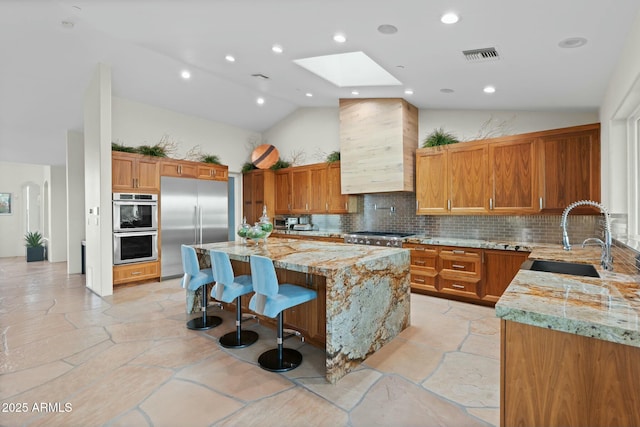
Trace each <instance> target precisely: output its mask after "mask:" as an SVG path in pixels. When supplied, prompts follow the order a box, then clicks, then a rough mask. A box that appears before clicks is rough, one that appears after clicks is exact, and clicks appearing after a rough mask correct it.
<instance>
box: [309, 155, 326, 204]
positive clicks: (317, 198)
mask: <svg viewBox="0 0 640 427" xmlns="http://www.w3.org/2000/svg"><path fill="white" fill-rule="evenodd" d="M328 192H329V190H328V188H327V164H326V163H320V164H318V165H314V166H311V167H309V189H308V191H307V197H308V201H309V208H308V211H310V212H318V213H323V212H327V211H328V210H329V202H328V200H327V193H328Z"/></svg>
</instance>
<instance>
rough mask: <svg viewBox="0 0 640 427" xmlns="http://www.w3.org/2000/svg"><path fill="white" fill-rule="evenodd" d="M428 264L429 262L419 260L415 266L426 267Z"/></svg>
mask: <svg viewBox="0 0 640 427" xmlns="http://www.w3.org/2000/svg"><path fill="white" fill-rule="evenodd" d="M426 264H427V262H426V261H424V260H417V261H416V262H415V265H426Z"/></svg>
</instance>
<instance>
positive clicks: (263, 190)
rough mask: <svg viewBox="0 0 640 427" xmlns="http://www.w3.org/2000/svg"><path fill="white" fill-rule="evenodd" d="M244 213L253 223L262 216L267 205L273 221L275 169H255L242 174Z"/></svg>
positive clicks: (248, 220)
mask: <svg viewBox="0 0 640 427" xmlns="http://www.w3.org/2000/svg"><path fill="white" fill-rule="evenodd" d="M242 201H243V215H244V216H245V217H246V219H247V223H248V224H250V225H253V224H254V223H256V222H258V221H259V219H260V217H261V216H262V209H263V207H264V206H266V207H267V215H268V216H269V218H270V219H271V220H272V221H273V216H274V205H275V193H274V171H272V170H271V169H254V170H252V171H249V172H247V173H244V174H243V175H242Z"/></svg>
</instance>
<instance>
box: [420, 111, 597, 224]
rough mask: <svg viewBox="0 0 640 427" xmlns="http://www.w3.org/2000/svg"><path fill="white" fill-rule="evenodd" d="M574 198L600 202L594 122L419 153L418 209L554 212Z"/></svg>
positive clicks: (586, 208)
mask: <svg viewBox="0 0 640 427" xmlns="http://www.w3.org/2000/svg"><path fill="white" fill-rule="evenodd" d="M578 200H594V201H597V202H599V201H600V125H599V124H598V123H596V124H591V125H584V126H574V127H570V128H562V129H553V130H548V131H541V132H532V133H527V134H521V135H511V136H506V137H499V138H492V139H487V140H482V141H470V142H462V143H457V144H451V145H446V146H440V147H430V148H421V149H418V150H417V151H416V213H417V214H418V215H454V214H464V215H486V214H502V215H526V214H536V213H553V214H557V213H561V212H562V211H563V210H564V208H566V207H567V206H568V205H569V204H571V203H573V202H575V201H578ZM596 211H597V210H596V209H595V208H593V207H590V206H584V207H582V206H580V207H578V208H576V210H575V213H591V214H593V213H597V212H596Z"/></svg>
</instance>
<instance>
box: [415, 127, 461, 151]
mask: <svg viewBox="0 0 640 427" xmlns="http://www.w3.org/2000/svg"><path fill="white" fill-rule="evenodd" d="M456 142H459V141H458V139H457V138H456V137H455V135H453V134H452V133H450V132H445V131H444V129H442V128H438V129H436V130H434V131H433V132H431V133H430V134H429V135H427V137H426V138H425V140H424V143H423V144H422V148H426V147H436V146H438V145H448V144H455V143H456Z"/></svg>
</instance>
